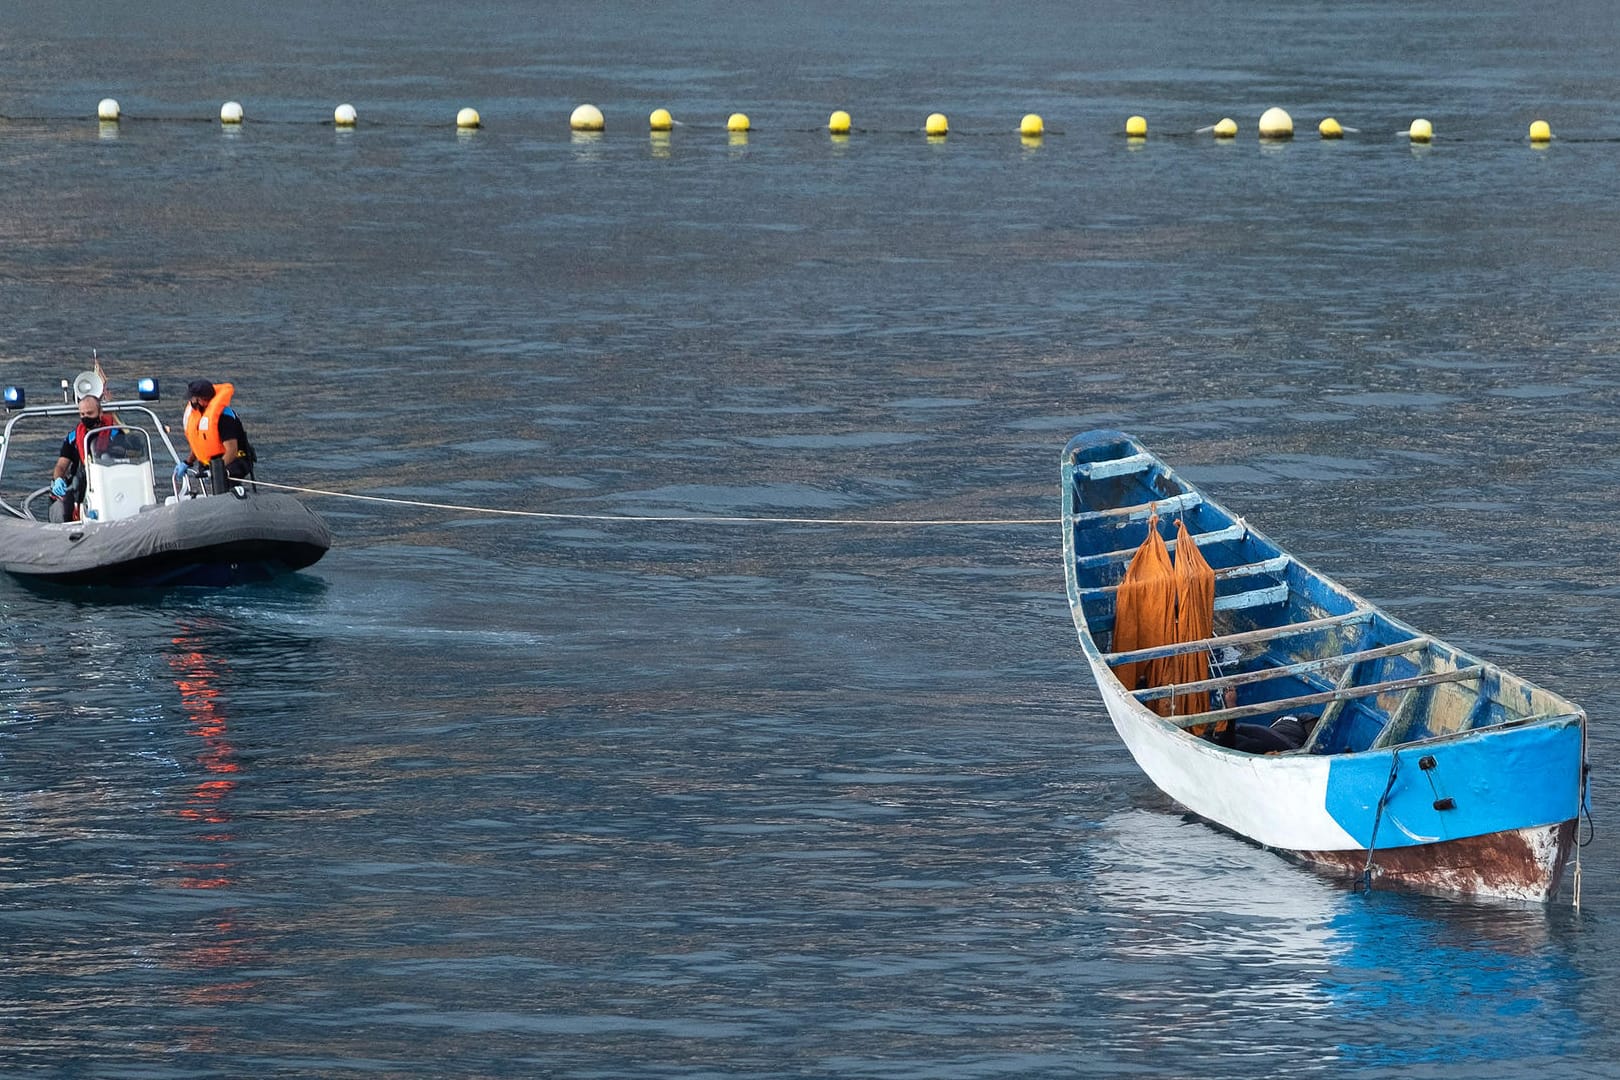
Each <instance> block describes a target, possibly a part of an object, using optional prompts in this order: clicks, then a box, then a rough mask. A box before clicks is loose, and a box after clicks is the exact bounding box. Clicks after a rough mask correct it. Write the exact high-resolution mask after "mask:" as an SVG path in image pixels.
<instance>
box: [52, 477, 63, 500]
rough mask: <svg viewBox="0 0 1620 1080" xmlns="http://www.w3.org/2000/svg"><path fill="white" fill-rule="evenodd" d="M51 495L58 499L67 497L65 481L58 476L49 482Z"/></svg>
mask: <svg viewBox="0 0 1620 1080" xmlns="http://www.w3.org/2000/svg"><path fill="white" fill-rule="evenodd" d="M51 494H52V495H55V496H56V497H57V498H58V499H61V498H66V497H67V481H66V480H64V479H62V478H61V477H60V476H58V477H57V478H56V479H55V480H52V481H51Z"/></svg>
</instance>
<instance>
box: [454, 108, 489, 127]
mask: <svg viewBox="0 0 1620 1080" xmlns="http://www.w3.org/2000/svg"><path fill="white" fill-rule="evenodd" d="M483 126H484V118H483V117H481V116H479V115H478V110H477V109H473V108H467V109H462V110H461V111H460V112H458V113H456V127H458V128H475V127H483Z"/></svg>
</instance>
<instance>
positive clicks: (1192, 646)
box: [1102, 603, 1373, 667]
mask: <svg viewBox="0 0 1620 1080" xmlns="http://www.w3.org/2000/svg"><path fill="white" fill-rule="evenodd" d="M1219 606H1220V605H1219V604H1218V603H1217V604H1216V607H1217V608H1219ZM1372 617H1373V613H1372V612H1371V611H1368V610H1362V611H1350V612H1346V613H1345V614H1343V615H1327V616H1324V617H1323V618H1320V619H1309V620H1307V621H1305V622H1297V623H1287V624H1285V625H1283V626H1267V627H1264V628H1262V629H1260V630H1244V631H1242V632H1241V633H1237V634H1218V635H1216V636H1215V637H1208V638H1204V639H1202V640H1200V641H1183V642H1179V643H1177V644H1175V645H1158V646H1155V647H1154V648H1151V649H1133V650H1131V651H1130V652H1117V653H1104V654H1103V658H1102V659H1103V663H1105V664H1107V665H1108V666H1109V667H1117V666H1118V665H1120V664H1134V663H1136V662H1137V661H1138V660H1153V659H1156V658H1158V657H1161V656H1175V655H1176V654H1177V653H1184V652H1199V651H1201V650H1204V649H1219V648H1223V647H1225V646H1228V645H1250V644H1253V643H1254V642H1257V641H1271V640H1273V639H1275V638H1281V637H1292V636H1293V635H1295V634H1309V633H1313V632H1315V631H1317V630H1329V629H1332V628H1333V627H1335V626H1350V625H1352V624H1354V623H1364V622H1370V621H1371V620H1372Z"/></svg>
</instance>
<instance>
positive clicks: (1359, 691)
mask: <svg viewBox="0 0 1620 1080" xmlns="http://www.w3.org/2000/svg"><path fill="white" fill-rule="evenodd" d="M1484 676H1485V668H1484V667H1483V666H1481V665H1477V664H1476V665H1472V666H1469V667H1465V668H1457V669H1455V670H1453V671H1433V672H1430V673H1428V674H1427V675H1413V676H1410V677H1409V678H1405V679H1390V680H1388V681H1386V682H1376V683H1368V684H1366V685H1365V686H1343V687H1339V688H1338V689H1335V690H1323V691H1322V692H1320V693H1316V694H1301V695H1299V696H1298V697H1289V698H1278V699H1276V700H1274V701H1257V702H1255V703H1254V704H1253V705H1237V706H1234V707H1233V708H1229V709H1211V710H1210V711H1208V712H1201V713H1188V714H1186V715H1185V716H1177V717H1172V718H1169V719H1170V722H1171V723H1173V724H1175V725H1177V726H1178V727H1194V726H1197V725H1201V724H1219V723H1223V722H1225V721H1228V720H1242V719H1246V718H1248V717H1251V716H1264V715H1266V714H1267V713H1274V712H1292V711H1293V710H1295V709H1298V708H1300V707H1302V706H1306V705H1322V704H1326V703H1329V702H1333V701H1347V700H1350V699H1352V698H1364V697H1376V696H1379V695H1383V694H1393V693H1396V692H1398V691H1401V690H1411V689H1413V688H1415V687H1419V686H1436V685H1438V684H1440V683H1450V682H1470V681H1473V680H1476V679H1481V678H1484Z"/></svg>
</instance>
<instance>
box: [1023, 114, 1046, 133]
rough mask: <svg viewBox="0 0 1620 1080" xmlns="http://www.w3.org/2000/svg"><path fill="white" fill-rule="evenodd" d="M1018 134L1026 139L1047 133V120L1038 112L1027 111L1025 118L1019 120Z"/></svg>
mask: <svg viewBox="0 0 1620 1080" xmlns="http://www.w3.org/2000/svg"><path fill="white" fill-rule="evenodd" d="M1018 134H1020V135H1022V136H1024V138H1026V139H1034V138H1037V137H1039V136H1041V135H1045V134H1046V121H1045V120H1042V119H1041V118H1040V116H1039V114H1037V113H1026V114H1025V115H1024V118H1023V119H1022V120H1020V121H1018Z"/></svg>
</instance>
